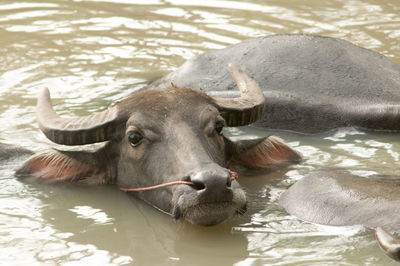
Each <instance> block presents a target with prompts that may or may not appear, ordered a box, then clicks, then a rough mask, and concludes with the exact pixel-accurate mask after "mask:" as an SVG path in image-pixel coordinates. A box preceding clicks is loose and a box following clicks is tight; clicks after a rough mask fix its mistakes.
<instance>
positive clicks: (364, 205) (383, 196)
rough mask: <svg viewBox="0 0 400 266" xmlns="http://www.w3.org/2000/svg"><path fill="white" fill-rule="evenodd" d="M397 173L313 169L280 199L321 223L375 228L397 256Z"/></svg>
mask: <svg viewBox="0 0 400 266" xmlns="http://www.w3.org/2000/svg"><path fill="white" fill-rule="evenodd" d="M399 192H400V177H399V176H369V177H361V176H358V175H355V174H352V173H351V172H350V171H347V170H341V169H329V170H320V171H315V172H312V173H310V174H308V175H306V176H305V177H304V178H302V179H300V180H299V181H297V182H296V183H295V184H294V185H292V186H291V187H290V188H289V189H288V190H287V191H285V192H284V193H283V194H282V196H281V197H280V199H279V203H280V205H281V206H282V207H284V208H285V209H286V211H287V212H288V213H290V214H292V215H294V216H296V217H298V218H300V219H302V220H304V221H308V222H313V223H318V224H324V225H342V226H344V225H364V226H366V227H369V228H377V230H376V236H377V239H378V241H379V243H380V245H381V247H382V249H383V250H384V251H385V253H386V254H388V255H389V256H390V257H392V258H393V259H396V260H400V239H396V238H394V237H393V236H391V235H390V233H393V232H397V233H400V223H399V221H400V193H399Z"/></svg>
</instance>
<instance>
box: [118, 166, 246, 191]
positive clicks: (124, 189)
mask: <svg viewBox="0 0 400 266" xmlns="http://www.w3.org/2000/svg"><path fill="white" fill-rule="evenodd" d="M228 171H229V174H230V176H231V177H230V179H229V181H231V182H232V181H233V180H237V179H238V177H239V174H238V173H236V172H234V171H232V170H230V169H228ZM174 185H189V186H192V185H194V183H193V182H191V181H183V180H179V181H172V182H168V183H163V184H159V185H155V186H149V187H139V188H124V187H120V188H119V189H120V190H122V191H124V192H139V191H147V190H153V189H158V188H163V187H168V186H174Z"/></svg>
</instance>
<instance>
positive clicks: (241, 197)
mask: <svg viewBox="0 0 400 266" xmlns="http://www.w3.org/2000/svg"><path fill="white" fill-rule="evenodd" d="M194 195H195V193H184V194H183V195H181V196H180V197H179V200H178V202H177V204H176V205H175V207H174V208H173V211H172V214H173V216H174V217H175V219H180V218H183V219H185V220H186V221H188V222H190V223H192V224H197V225H201V226H212V225H217V224H219V223H222V222H224V221H226V220H228V219H230V218H232V217H233V216H234V215H235V214H244V213H245V212H246V194H245V192H244V191H243V190H242V189H241V188H239V189H234V191H233V198H232V200H231V201H216V202H207V201H206V202H199V201H198V200H196V199H195V197H193V196H194Z"/></svg>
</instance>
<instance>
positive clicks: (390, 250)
mask: <svg viewBox="0 0 400 266" xmlns="http://www.w3.org/2000/svg"><path fill="white" fill-rule="evenodd" d="M375 236H376V239H377V240H378V243H379V246H380V247H381V249H382V250H383V252H385V254H386V255H388V256H389V257H390V258H392V259H394V260H396V261H400V239H399V238H397V237H395V236H393V235H392V234H390V233H389V232H387V231H386V230H385V229H383V228H382V227H379V226H378V227H377V228H376V230H375Z"/></svg>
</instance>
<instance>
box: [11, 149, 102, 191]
mask: <svg viewBox="0 0 400 266" xmlns="http://www.w3.org/2000/svg"><path fill="white" fill-rule="evenodd" d="M102 155H103V152H102V150H99V151H97V152H85V151H58V150H50V151H47V152H44V153H41V154H37V155H34V156H32V157H31V158H30V159H28V160H27V161H26V162H25V163H24V164H23V165H22V166H21V167H20V168H19V169H18V170H17V171H16V176H17V177H19V178H24V179H26V180H28V181H38V182H49V183H54V182H66V183H80V184H104V183H107V180H109V178H108V177H107V172H108V171H107V168H106V166H105V164H103V165H102V164H101V163H100V162H99V160H101V159H102V157H103V156H102ZM105 162H107V160H105Z"/></svg>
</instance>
